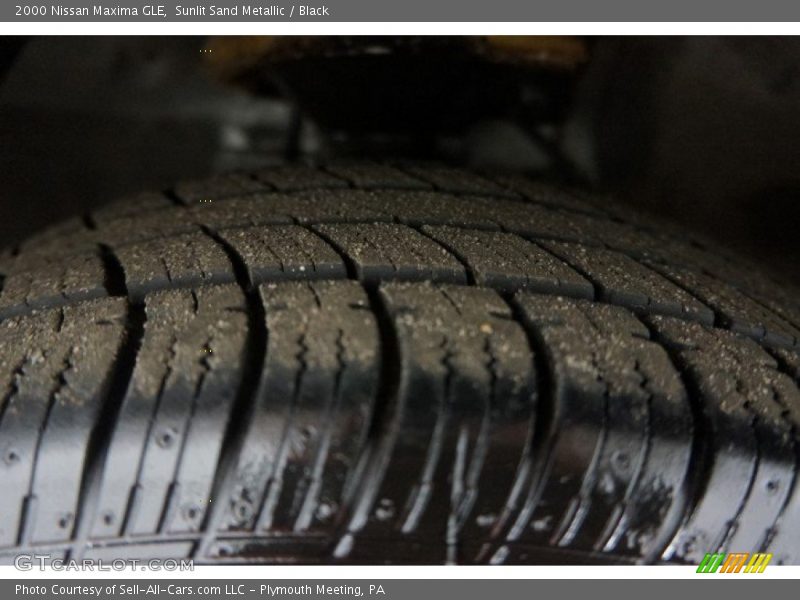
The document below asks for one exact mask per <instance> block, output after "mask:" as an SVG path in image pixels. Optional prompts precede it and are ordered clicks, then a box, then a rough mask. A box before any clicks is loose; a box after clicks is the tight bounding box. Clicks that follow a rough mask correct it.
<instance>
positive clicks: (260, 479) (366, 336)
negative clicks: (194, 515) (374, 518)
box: [224, 281, 381, 533]
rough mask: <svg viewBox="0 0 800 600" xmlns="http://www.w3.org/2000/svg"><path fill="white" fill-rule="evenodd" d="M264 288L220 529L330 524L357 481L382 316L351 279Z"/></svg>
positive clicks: (375, 376) (326, 527) (375, 375)
mask: <svg viewBox="0 0 800 600" xmlns="http://www.w3.org/2000/svg"><path fill="white" fill-rule="evenodd" d="M259 292H260V294H261V298H262V300H263V303H264V310H265V314H266V327H267V340H268V345H267V353H266V361H265V364H264V369H263V372H262V378H261V384H260V386H259V389H258V392H257V394H256V397H255V399H254V406H253V412H252V414H251V417H250V419H249V421H248V423H249V425H248V429H247V431H246V433H245V437H244V439H243V444H242V449H241V451H240V453H239V457H238V462H237V464H236V466H235V469H236V484H235V485H234V487H233V489H232V490H231V491H230V495H229V496H228V497H227V498H225V499H224V501H225V502H226V503H227V520H226V521H225V525H224V527H225V528H227V529H229V530H248V531H253V530H255V531H264V530H268V531H270V532H289V533H290V532H301V531H310V532H315V531H328V532H331V531H332V530H333V528H334V526H335V525H336V523H337V521H338V520H339V519H340V517H339V516H338V515H340V514H344V509H345V504H346V503H347V502H348V501H349V496H350V495H352V493H353V486H354V484H355V483H357V481H356V480H355V479H354V477H355V476H356V475H357V472H356V467H357V462H358V459H359V456H360V455H361V453H362V451H363V449H364V444H365V442H366V439H367V433H368V431H369V427H370V423H371V418H372V411H373V410H374V402H375V395H376V390H377V384H378V371H379V361H380V352H381V350H380V345H379V339H378V326H377V321H376V318H375V315H374V314H373V313H372V312H371V310H370V307H369V303H368V299H367V295H366V293H365V292H364V289H363V288H362V287H361V286H360V285H359V284H358V283H356V282H354V281H340V282H282V283H270V284H266V285H262V286H261V287H260V288H259Z"/></svg>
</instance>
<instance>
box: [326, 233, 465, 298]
mask: <svg viewBox="0 0 800 600" xmlns="http://www.w3.org/2000/svg"><path fill="white" fill-rule="evenodd" d="M315 229H316V230H317V231H319V232H320V233H321V234H322V235H323V236H325V237H326V239H329V240H331V242H332V243H333V244H335V245H336V246H337V247H338V248H340V249H341V251H342V252H343V253H344V254H345V255H346V256H347V257H348V258H349V259H350V260H351V261H352V262H353V264H354V265H355V268H356V271H357V275H358V278H359V279H360V280H362V281H368V282H372V283H376V282H379V281H381V280H383V281H389V280H402V281H424V280H427V279H429V280H431V281H438V282H449V283H466V281H467V277H466V274H465V273H464V267H463V266H462V265H461V263H460V262H459V261H458V260H457V259H456V257H455V256H453V255H452V254H450V253H449V252H448V251H447V250H445V249H444V248H443V247H442V246H441V245H440V244H437V243H436V242H434V241H432V240H431V239H429V238H427V237H425V236H424V235H422V234H421V233H419V232H418V231H416V230H414V229H411V228H410V227H407V226H405V225H393V224H389V223H375V224H358V225H318V226H316V227H315Z"/></svg>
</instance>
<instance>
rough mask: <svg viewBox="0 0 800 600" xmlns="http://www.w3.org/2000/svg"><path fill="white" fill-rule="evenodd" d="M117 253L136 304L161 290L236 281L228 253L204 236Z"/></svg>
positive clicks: (117, 249) (163, 241) (159, 241)
mask: <svg viewBox="0 0 800 600" xmlns="http://www.w3.org/2000/svg"><path fill="white" fill-rule="evenodd" d="M114 250H115V254H116V256H117V258H118V259H119V262H120V264H121V265H122V268H123V270H124V271H125V283H126V285H127V288H128V294H129V295H130V297H131V298H132V299H133V300H134V301H141V300H142V299H143V298H144V296H145V295H146V294H148V293H150V292H153V291H157V290H159V289H167V288H176V287H190V286H191V287H194V286H197V285H201V284H214V283H232V282H233V281H234V273H233V268H232V266H231V263H230V261H229V260H228V257H227V255H226V254H225V252H224V250H223V249H222V248H221V247H220V246H219V244H217V243H216V242H214V240H212V239H211V238H210V237H208V236H207V235H205V234H203V233H199V232H198V233H187V234H183V235H177V236H174V237H170V238H161V239H154V240H150V241H148V242H140V243H136V244H130V245H124V246H119V247H115V248H114Z"/></svg>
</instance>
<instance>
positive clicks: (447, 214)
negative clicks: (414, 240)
mask: <svg viewBox="0 0 800 600" xmlns="http://www.w3.org/2000/svg"><path fill="white" fill-rule="evenodd" d="M494 203H497V205H499V206H494ZM516 204H519V203H518V202H511V201H506V200H493V201H490V200H488V199H486V198H475V199H469V200H467V199H464V198H458V197H456V196H451V195H449V194H448V195H445V194H442V193H440V192H419V191H408V192H403V191H397V190H391V191H389V192H382V193H380V194H374V195H373V197H372V203H371V206H373V207H375V208H376V209H377V210H380V211H381V212H382V213H384V214H388V215H391V217H392V219H393V220H395V221H400V222H401V223H405V224H406V225H413V226H416V227H421V226H423V225H453V226H456V227H476V228H479V229H499V228H500V226H499V225H498V224H497V223H496V222H495V220H494V218H495V216H496V213H498V212H501V210H502V208H503V207H504V206H506V205H512V206H513V205H516Z"/></svg>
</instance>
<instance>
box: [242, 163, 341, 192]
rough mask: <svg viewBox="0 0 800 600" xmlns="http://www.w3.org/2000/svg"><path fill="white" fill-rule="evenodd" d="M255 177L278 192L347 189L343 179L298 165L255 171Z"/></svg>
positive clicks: (320, 170) (317, 169)
mask: <svg viewBox="0 0 800 600" xmlns="http://www.w3.org/2000/svg"><path fill="white" fill-rule="evenodd" d="M255 177H256V179H258V180H259V181H262V182H265V183H267V184H269V185H270V186H271V187H273V188H274V189H276V190H278V191H279V192H296V191H301V190H311V189H315V188H322V189H333V188H346V187H348V185H347V181H345V180H344V179H341V178H339V177H335V176H333V175H331V174H330V173H326V172H325V171H323V170H322V169H319V168H315V167H305V166H300V165H284V166H279V167H269V168H266V169H262V170H260V171H256V172H255Z"/></svg>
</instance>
